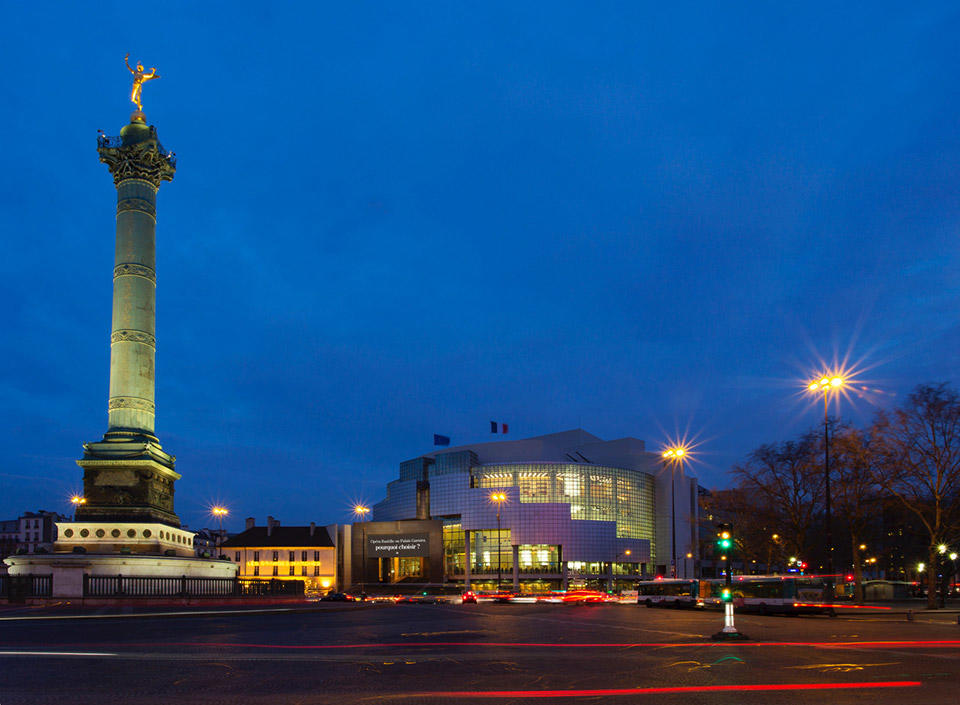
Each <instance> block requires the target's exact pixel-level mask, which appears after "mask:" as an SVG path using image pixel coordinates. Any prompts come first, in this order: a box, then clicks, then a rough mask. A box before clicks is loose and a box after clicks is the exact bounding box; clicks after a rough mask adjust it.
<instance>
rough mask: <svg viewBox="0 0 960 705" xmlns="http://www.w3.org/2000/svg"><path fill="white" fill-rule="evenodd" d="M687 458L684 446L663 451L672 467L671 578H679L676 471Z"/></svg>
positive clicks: (666, 460)
mask: <svg viewBox="0 0 960 705" xmlns="http://www.w3.org/2000/svg"><path fill="white" fill-rule="evenodd" d="M686 457H687V449H686V448H685V447H683V446H674V447H673V448H667V449H666V450H664V451H663V460H664V462H665V463H667V464H668V465H669V466H670V547H671V551H672V553H673V562H672V563H671V565H670V570H671V576H670V577H671V578H675V577H677V504H676V496H675V495H676V484H677V483H676V478H675V477H674V471H675V470H676V466H677V464H679V465H681V466H682V465H683V461H684V459H685V458H686Z"/></svg>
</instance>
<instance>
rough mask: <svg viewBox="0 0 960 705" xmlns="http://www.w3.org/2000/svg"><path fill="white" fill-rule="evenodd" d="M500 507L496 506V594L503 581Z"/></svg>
mask: <svg viewBox="0 0 960 705" xmlns="http://www.w3.org/2000/svg"><path fill="white" fill-rule="evenodd" d="M501 540H502V539H501V537H500V505H499V504H497V592H500V584H501V581H502V579H503V566H502V563H501V560H500V556H501V553H502V552H501V550H500V542H501Z"/></svg>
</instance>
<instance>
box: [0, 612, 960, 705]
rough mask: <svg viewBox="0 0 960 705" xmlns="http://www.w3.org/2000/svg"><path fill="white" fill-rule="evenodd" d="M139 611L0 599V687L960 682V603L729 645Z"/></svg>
mask: <svg viewBox="0 0 960 705" xmlns="http://www.w3.org/2000/svg"><path fill="white" fill-rule="evenodd" d="M127 612H128V614H126V615H123V616H117V617H105V616H104V615H97V614H95V613H90V612H87V613H86V615H87V616H85V617H83V618H70V619H64V618H60V617H57V618H53V619H49V618H45V617H46V616H48V615H42V614H40V613H38V612H36V611H31V610H29V609H25V610H22V611H19V612H11V611H7V612H5V613H3V615H0V616H2V617H3V619H2V621H0V672H2V674H3V676H2V682H0V703H3V705H19V704H24V705H26V704H30V705H38V704H41V703H58V704H61V703H72V704H86V703H90V704H93V703H97V704H100V703H112V704H114V705H122V704H123V703H137V704H138V705H148V704H152V703H157V704H159V703H171V702H177V703H253V704H260V703H263V704H266V703H271V704H275V703H298V704H300V705H311V704H314V703H435V702H478V703H479V702H486V703H522V702H537V703H551V702H557V703H561V702H564V703H575V702H612V703H619V702H622V703H634V702H644V703H649V702H658V701H659V702H664V703H681V702H683V703H686V702H697V703H731V704H733V703H758V704H759V703H769V702H786V701H787V698H789V702H791V703H794V704H797V705H801V704H803V703H822V702H825V701H829V702H830V703H833V704H841V703H862V702H866V701H868V700H869V701H870V702H872V703H886V702H890V703H893V702H896V703H902V702H905V701H916V702H923V703H925V704H927V705H933V704H935V703H954V702H956V697H957V695H956V693H957V690H956V688H957V683H958V682H960V626H958V624H957V614H956V613H955V612H946V613H926V612H922V611H920V612H918V613H917V614H916V616H915V619H913V620H912V621H908V620H907V619H906V615H905V614H903V613H902V612H901V611H896V610H891V611H889V612H886V613H884V614H867V613H863V614H858V615H857V616H855V617H844V616H841V617H838V618H836V619H831V618H828V617H769V616H740V617H738V619H737V626H738V627H740V628H741V629H742V631H744V632H745V633H746V634H748V635H749V636H750V637H751V640H750V641H748V642H744V643H722V644H719V643H714V642H712V641H711V640H710V635H711V634H712V633H714V632H716V631H717V630H718V628H719V626H720V615H719V614H718V613H716V612H697V611H692V610H691V611H683V610H660V609H646V608H642V607H633V606H625V605H596V606H589V605H579V606H572V605H497V604H481V605H416V604H411V605H382V606H378V605H355V606H354V605H336V606H332V607H328V606H322V607H318V608H311V609H309V610H299V609H298V610H291V611H277V612H269V613H248V614H226V615H224V614H209V615H197V614H188V615H183V614H172V615H164V616H139V615H137V614H136V613H133V611H132V610H127ZM22 617H30V618H29V619H22ZM37 617H41V618H37Z"/></svg>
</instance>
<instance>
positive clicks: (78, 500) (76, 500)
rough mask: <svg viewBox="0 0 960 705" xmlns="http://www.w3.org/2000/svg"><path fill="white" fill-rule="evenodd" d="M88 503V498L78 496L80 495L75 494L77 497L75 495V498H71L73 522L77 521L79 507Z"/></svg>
mask: <svg viewBox="0 0 960 705" xmlns="http://www.w3.org/2000/svg"><path fill="white" fill-rule="evenodd" d="M86 503H87V498H86V497H83V496H81V495H78V494H75V495H73V497H71V498H70V504H72V505H73V520H74V521H76V520H77V507H79V506H80V505H81V504H86Z"/></svg>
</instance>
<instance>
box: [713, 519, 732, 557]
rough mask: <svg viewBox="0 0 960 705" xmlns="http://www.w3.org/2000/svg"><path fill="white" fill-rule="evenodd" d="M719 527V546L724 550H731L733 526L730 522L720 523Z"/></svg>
mask: <svg viewBox="0 0 960 705" xmlns="http://www.w3.org/2000/svg"><path fill="white" fill-rule="evenodd" d="M717 529H718V531H717V548H719V549H720V550H721V551H722V552H726V551H729V550H730V549H731V548H732V547H733V527H731V526H730V524H719V525H718V526H717Z"/></svg>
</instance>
